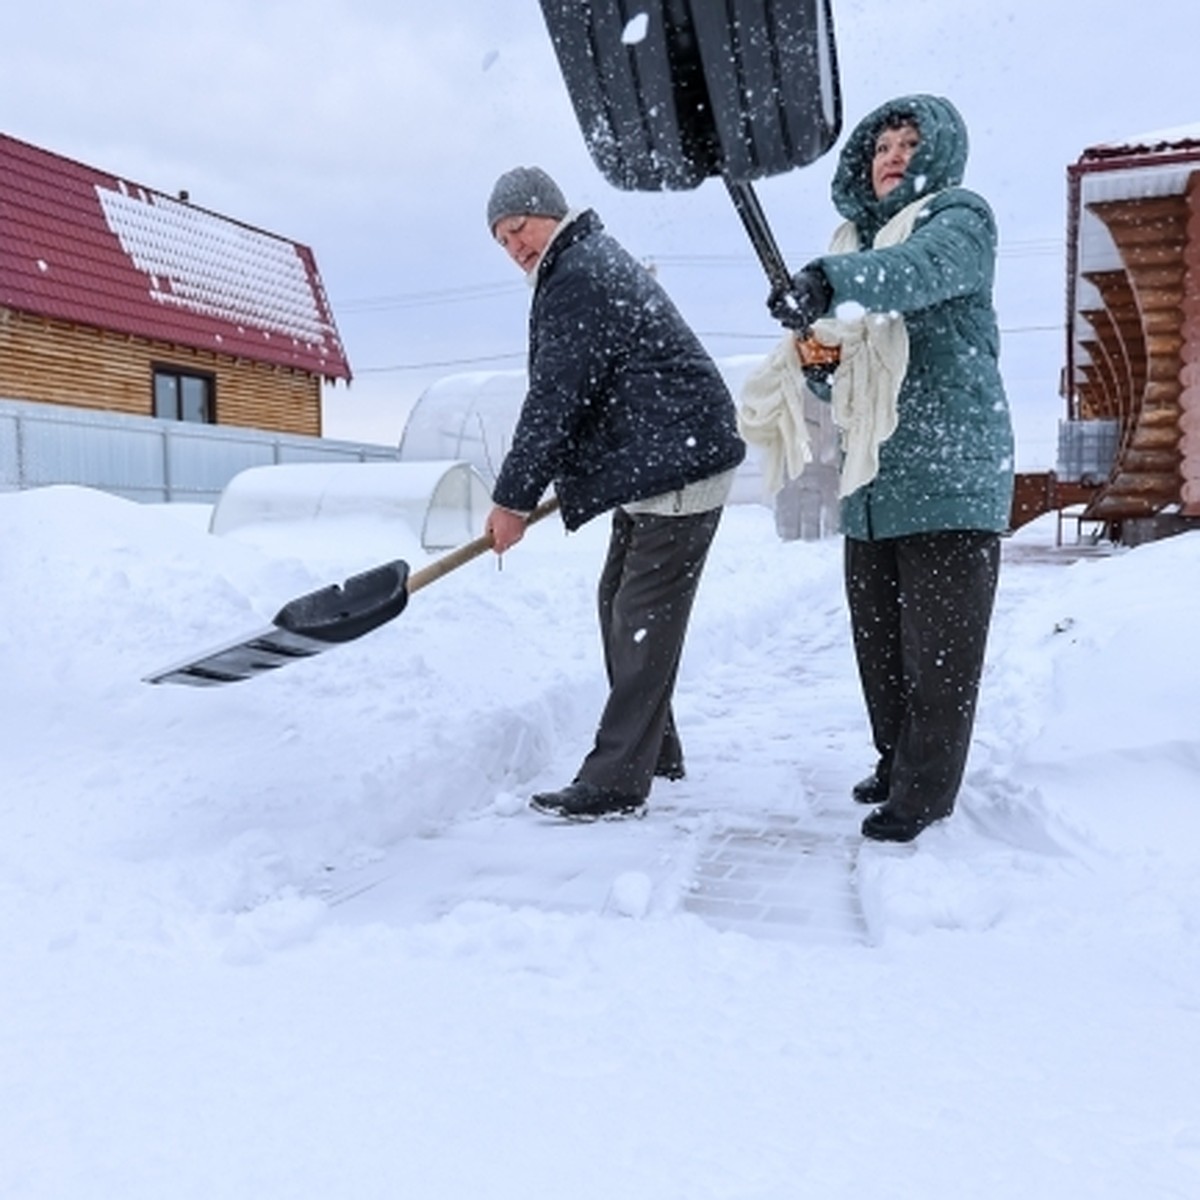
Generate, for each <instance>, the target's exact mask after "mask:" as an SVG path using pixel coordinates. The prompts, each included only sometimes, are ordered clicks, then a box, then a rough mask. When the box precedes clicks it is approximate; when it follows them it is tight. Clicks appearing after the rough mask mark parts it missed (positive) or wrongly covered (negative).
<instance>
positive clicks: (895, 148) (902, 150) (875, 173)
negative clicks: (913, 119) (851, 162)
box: [871, 124, 921, 200]
mask: <svg viewBox="0 0 1200 1200" xmlns="http://www.w3.org/2000/svg"><path fill="white" fill-rule="evenodd" d="M920 144H921V132H920V130H919V129H917V127H916V126H915V125H912V124H906V125H900V126H899V127H897V128H896V129H881V130H880V131H879V134H878V136H877V137H876V138H875V155H874V157H873V158H872V159H871V185H872V187H874V189H875V198H876V199H877V200H882V199H883V198H884V196H886V195H887V194H888V192H890V191H891V190H892V189H893V188H894V187H895V186H896V185H897V184H898V183H899V182H900V181H901V180H902V179H903V178H904V172H905V171H907V170H908V164H909V163H910V162H911V161H912V156H913V155H914V154H915V153H916V149H917V147H918V146H919V145H920Z"/></svg>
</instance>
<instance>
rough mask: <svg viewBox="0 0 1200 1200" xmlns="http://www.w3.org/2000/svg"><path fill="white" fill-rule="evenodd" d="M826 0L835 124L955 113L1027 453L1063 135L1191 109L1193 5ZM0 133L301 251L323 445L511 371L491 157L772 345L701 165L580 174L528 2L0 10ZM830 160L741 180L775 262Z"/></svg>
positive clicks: (1046, 361) (726, 218)
mask: <svg viewBox="0 0 1200 1200" xmlns="http://www.w3.org/2000/svg"><path fill="white" fill-rule="evenodd" d="M630 2H632V0H630ZM834 17H835V22H836V32H837V40H838V54H839V60H840V66H841V78H842V95H843V104H844V109H845V128H846V130H847V131H848V130H849V128H850V127H851V126H852V125H853V124H854V122H855V121H857V119H858V118H859V117H861V116H862V115H863V114H864V113H865V112H867V111H869V110H870V109H872V108H874V107H875V106H876V105H877V104H879V103H880V102H882V101H884V100H886V99H888V98H890V97H891V96H894V95H899V94H903V93H908V92H915V91H921V92H934V93H938V94H942V95H945V96H948V97H950V98H951V99H952V100H953V101H954V102H955V103H956V104H957V105H958V106H959V108H960V109H961V110H962V112H963V115H964V116H965V118H966V120H967V123H968V126H969V128H970V131H971V136H972V151H971V159H970V164H969V166H968V172H967V183H968V185H970V186H973V187H975V188H976V189H977V190H979V191H981V192H982V193H983V194H984V195H985V196H986V197H987V198H988V199H989V200H990V201H991V203H992V205H993V206H994V208H995V209H996V213H997V216H998V218H999V222H1000V229H1001V259H1000V276H999V284H998V304H999V309H1000V316H1001V324H1002V327H1003V329H1004V330H1005V346H1004V367H1005V375H1006V379H1007V382H1008V387H1009V391H1010V394H1011V395H1012V398H1013V400H1014V404H1015V406H1016V409H1017V412H1018V416H1019V425H1018V432H1019V433H1020V432H1022V431H1023V430H1024V431H1031V430H1033V426H1034V424H1038V423H1040V420H1041V414H1042V413H1043V412H1044V413H1045V430H1044V432H1045V438H1046V444H1047V445H1052V443H1053V428H1054V424H1055V422H1056V420H1057V418H1058V416H1059V415H1060V410H1061V403H1060V401H1059V400H1058V398H1057V395H1056V389H1057V378H1058V371H1059V368H1060V366H1061V363H1062V359H1063V333H1062V325H1063V314H1064V303H1065V302H1064V292H1063V287H1064V257H1063V256H1064V216H1065V207H1066V187H1065V177H1066V168H1067V165H1068V164H1069V163H1070V162H1072V161H1073V160H1074V159H1075V158H1077V157H1078V155H1079V153H1080V152H1081V151H1082V150H1083V149H1084V148H1085V147H1087V146H1089V145H1093V144H1095V143H1098V142H1105V141H1114V140H1121V139H1124V138H1126V137H1128V136H1131V135H1135V134H1140V133H1143V132H1147V131H1151V130H1157V129H1163V128H1169V127H1173V126H1177V125H1184V124H1191V123H1193V122H1196V121H1198V120H1200V95H1198V94H1197V88H1196V83H1195V63H1196V47H1197V46H1198V45H1200V6H1198V5H1197V4H1196V2H1195V0H1140V2H1138V3H1133V2H1132V0H1089V3H1087V4H1084V3H1082V2H1081V0H1070V2H1069V3H1059V4H1055V3H1051V0H991V2H989V3H986V4H985V3H983V0H975V2H974V3H964V2H963V0H891V2H890V3H888V4H886V5H883V4H879V3H876V2H873V0H834ZM0 130H2V131H3V132H5V133H8V134H10V135H12V136H14V137H18V138H22V139H24V140H26V141H29V142H33V143H35V144H36V145H39V146H43V147H45V148H46V149H49V150H53V151H55V152H56V153H60V154H64V155H67V156H69V157H72V158H76V159H79V160H81V161H83V162H85V163H87V164H89V165H91V166H94V167H97V168H100V169H102V170H105V171H111V172H112V173H114V174H116V175H120V176H122V177H124V178H127V179H129V180H131V181H133V182H137V183H141V184H143V185H146V186H148V187H152V188H156V189H158V190H161V191H166V192H176V191H178V190H180V189H187V190H188V192H189V193H190V196H191V199H192V201H193V203H196V204H198V205H201V206H203V207H205V208H209V209H212V210H214V211H216V212H219V213H222V214H224V215H227V216H230V217H234V218H237V219H239V220H242V221H246V222H248V223H250V224H252V225H256V226H259V227H260V228H263V229H266V230H269V231H270V232H272V233H278V234H281V235H284V236H286V237H289V238H293V239H295V240H296V241H300V242H303V243H305V244H307V245H310V246H311V247H312V248H313V250H314V252H315V254H316V258H317V263H318V266H319V268H320V270H321V273H322V276H323V278H324V281H325V285H326V289H327V291H328V293H329V297H330V300H331V302H332V305H333V309H334V314H335V317H336V320H337V323H338V327H339V330H340V332H341V335H342V338H343V340H344V342H345V344H346V348H347V352H348V354H349V357H350V362H351V366H352V368H353V370H354V373H355V380H354V383H353V384H352V385H351V387H350V388H349V389H347V388H346V387H345V385H338V386H337V387H336V388H334V389H331V390H327V393H326V433H327V434H328V435H330V436H334V437H355V438H358V437H363V438H369V439H371V440H378V441H384V442H395V441H396V440H397V438H398V437H399V435H400V432H401V430H402V428H403V422H404V417H405V414H406V412H407V410H408V408H409V406H410V405H411V404H412V403H413V401H414V399H415V398H416V397H417V396H418V395H419V394H420V392H421V390H422V389H423V388H424V387H426V386H428V384H429V383H430V382H432V381H433V380H434V379H436V378H438V377H439V376H441V375H445V374H449V373H451V372H454V371H461V370H491V369H500V368H503V369H510V368H517V367H520V366H521V365H522V361H523V354H524V344H525V317H526V311H527V305H528V293H527V290H526V288H525V286H524V283H523V281H522V279H521V278H520V276H519V275H518V273H517V272H516V268H515V267H513V266H512V265H511V264H510V263H509V262H508V260H507V259H506V258H505V257H504V255H503V254H502V252H501V251H500V250H499V249H498V248H497V247H496V246H495V245H493V244H492V242H491V241H490V239H489V236H488V232H487V229H486V223H485V219H484V216H483V213H484V208H485V204H486V200H487V195H488V192H489V191H490V189H491V185H492V183H493V181H494V180H495V178H496V176H497V175H498V174H499V173H500V172H502V171H504V170H506V169H508V168H509V167H511V166H513V165H515V164H517V163H530V162H536V163H539V164H540V165H542V166H544V167H546V168H547V169H548V170H549V171H550V172H551V173H552V174H553V175H555V176H556V177H557V178H558V180H559V182H560V183H561V184H562V186H563V190H564V191H565V192H566V193H567V196H568V199H569V200H570V201H571V202H572V203H574V204H576V205H578V206H594V207H595V208H596V209H597V210H598V211H599V212H600V214H601V216H602V217H603V218H604V219H605V222H606V223H607V225H608V226H609V228H610V230H611V231H612V232H613V233H615V234H616V235H617V236H618V238H620V240H622V241H623V242H624V243H625V245H626V246H627V247H628V248H629V249H630V250H631V251H633V252H634V253H635V254H637V255H638V256H639V257H642V258H645V259H649V260H653V261H654V262H655V263H656V265H657V269H658V273H659V278H660V279H661V280H662V282H663V283H664V284H665V286H666V287H667V288H668V290H669V291H670V292H671V293H672V295H673V296H674V297H675V299H676V301H677V302H678V303H679V305H680V307H681V308H682V309H683V310H684V312H685V314H686V315H687V316H688V317H689V319H691V321H692V323H693V324H694V325H695V327H696V329H697V330H698V331H699V332H700V333H701V334H702V335H703V336H704V338H705V341H706V343H707V344H708V346H709V349H710V350H711V351H712V352H713V353H714V354H716V355H719V356H726V355H733V354H749V353H758V352H762V351H765V350H766V349H767V348H769V346H770V345H771V343H772V342H773V340H774V339H775V338H776V337H777V336H778V330H777V328H776V327H775V326H774V324H773V323H772V322H771V320H770V318H769V317H768V315H767V313H766V310H765V308H764V306H763V297H764V296H765V293H766V291H767V285H766V282H765V280H764V277H763V275H762V271H761V268H760V267H759V265H758V262H757V260H756V259H755V257H754V255H753V252H752V251H751V249H750V245H749V242H748V241H747V239H746V237H745V234H744V233H743V231H742V228H741V225H740V223H739V221H738V219H737V217H736V215H735V214H734V211H733V208H732V206H731V205H730V203H729V200H728V198H727V196H726V194H725V191H724V189H723V188H722V187H721V185H720V183H719V182H718V181H716V180H709V181H707V182H706V183H704V184H703V185H701V187H700V188H699V189H697V190H696V191H695V192H689V193H666V194H654V195H647V194H642V193H621V192H618V191H616V190H614V189H613V188H611V187H610V186H609V185H608V184H607V183H606V182H605V181H604V179H603V178H602V177H601V175H600V173H599V172H598V170H597V169H596V168H595V167H594V166H593V165H592V163H591V161H590V159H589V157H588V154H587V151H586V148H585V147H584V144H583V139H582V137H581V135H580V133H579V130H578V126H577V125H576V123H575V118H574V114H573V111H572V109H571V106H570V101H569V99H568V97H567V93H566V90H565V87H564V85H563V83H562V79H561V76H560V75H559V72H558V67H557V63H556V60H555V58H554V55H553V51H552V49H551V47H550V43H549V38H548V36H547V33H546V29H545V25H544V23H543V20H542V16H541V9H540V6H539V4H538V3H537V0H449V2H446V3H441V4H434V3H424V2H420V0H290V2H289V3H286V4H285V3H282V2H280V0H254V2H253V3H250V2H249V0H241V2H238V0H206V3H204V4H202V5H201V4H196V3H194V2H192V0H189V2H187V3H185V2H183V0H153V2H151V0H39V2H38V3H36V4H10V5H6V9H5V14H4V20H3V30H2V32H0ZM835 156H836V151H835V152H834V153H831V154H829V155H827V156H826V157H825V158H824V159H822V160H821V161H820V162H818V163H816V164H814V165H813V166H810V167H807V168H804V169H802V170H795V171H792V172H790V173H789V174H787V175H783V176H778V177H775V178H773V179H770V180H766V181H764V182H763V183H761V184H760V185H759V187H758V190H759V195H760V197H761V199H762V201H763V203H764V206H765V207H766V209H767V212H768V215H769V217H770V219H771V222H772V225H773V227H774V229H775V233H776V236H777V239H778V240H779V242H780V244H781V246H782V248H783V251H784V254H785V257H786V258H787V259H788V261H789V264H790V265H791V266H792V267H793V269H796V268H798V267H800V266H802V265H803V263H804V261H805V260H806V259H807V258H808V257H810V256H812V255H813V254H816V253H818V252H820V251H821V250H822V249H823V248H824V246H825V244H826V242H827V239H828V237H829V234H830V232H831V230H832V228H833V225H834V223H835V216H834V214H833V211H832V208H831V206H830V203H829V192H828V185H829V178H830V175H831V173H832V169H833V164H834V159H835ZM0 186H2V181H0ZM1031 414H1032V416H1031ZM1032 436H1033V437H1034V438H1038V437H1040V436H1041V433H1040V431H1035V432H1033V433H1032ZM1022 465H1026V466H1029V465H1051V464H1050V463H1048V462H1047V463H1043V464H1033V463H1030V462H1029V456H1028V455H1026V456H1025V462H1024V463H1023V464H1022Z"/></svg>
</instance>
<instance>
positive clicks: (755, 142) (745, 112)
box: [541, 0, 842, 191]
mask: <svg viewBox="0 0 1200 1200" xmlns="http://www.w3.org/2000/svg"><path fill="white" fill-rule="evenodd" d="M541 4H542V13H543V15H544V17H545V19H546V25H547V27H548V29H549V32H550V39H551V41H552V43H553V45H554V49H555V53H556V54H557V56H558V61H559V66H560V67H561V68H562V73H563V77H564V79H565V80H566V84H567V91H568V93H569V95H570V97H571V102H572V104H573V106H574V108H575V115H576V117H577V118H578V120H579V125H580V128H581V130H582V131H583V137H584V141H585V142H586V143H587V147H588V150H589V152H590V154H591V156H592V159H593V160H594V161H595V163H596V165H597V167H599V169H600V171H601V173H602V174H603V175H604V177H605V178H606V179H607V180H608V181H609V183H611V184H613V185H614V186H615V187H619V188H623V189H625V190H630V191H661V190H663V189H687V188H693V187H696V186H697V185H698V184H699V183H701V182H702V181H703V180H704V179H706V178H708V177H709V176H713V175H720V176H723V177H724V178H725V179H727V180H728V181H730V182H734V183H749V182H751V181H752V180H755V179H761V178H763V177H764V176H768V175H779V174H782V173H783V172H785V171H789V170H791V169H792V168H793V167H802V166H806V165H807V164H808V163H810V162H813V161H814V160H815V159H817V158H819V157H820V156H821V155H822V154H824V153H825V152H826V151H827V150H828V149H829V148H830V147H831V146H832V145H833V144H834V142H835V141H836V140H837V137H838V133H839V132H840V130H841V120H842V113H841V93H840V89H839V84H838V73H837V59H836V49H835V44H834V36H833V13H832V9H831V7H830V5H831V0H541Z"/></svg>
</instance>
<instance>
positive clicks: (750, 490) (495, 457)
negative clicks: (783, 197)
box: [400, 354, 771, 506]
mask: <svg viewBox="0 0 1200 1200" xmlns="http://www.w3.org/2000/svg"><path fill="white" fill-rule="evenodd" d="M762 361H763V356H762V355H759V354H743V355H737V356H734V357H730V358H721V359H717V368H718V369H719V370H720V372H721V374H722V376H723V377H724V379H725V382H726V384H727V385H728V387H729V390H730V391H731V392H732V393H733V396H734V399H735V400H736V398H737V396H738V393H739V392H740V391H741V388H742V385H743V384H744V383H745V380H746V378H747V376H748V375H749V374H750V372H751V371H752V370H754V368H755V367H757V366H758V365H759V364H760V363H761V362H762ZM525 380H526V374H525V372H524V371H519V370H518V371H467V372H462V373H460V374H456V375H446V376H444V377H443V378H441V379H439V380H437V381H436V382H435V383H432V384H430V386H429V387H427V388H426V389H425V390H424V391H423V392H422V393H421V395H420V396H419V397H418V398H417V401H416V403H415V404H414V405H413V407H412V410H411V412H410V413H409V416H408V421H407V422H406V423H405V426H404V432H403V434H402V435H401V437H400V458H401V460H402V461H404V462H420V461H423V460H425V459H431V458H441V459H458V460H461V461H462V462H466V463H470V465H471V466H472V467H474V468H475V470H476V471H478V472H479V474H480V476H481V477H482V478H483V479H484V481H485V482H486V484H487V486H488V489H489V491H490V489H491V486H492V485H493V484H494V483H495V481H496V474H497V472H498V471H499V469H500V464H501V463H502V462H503V461H504V456H505V454H506V453H507V452H508V447H509V446H510V445H511V444H512V434H513V429H514V428H515V427H516V423H517V418H518V416H519V415H520V412H521V403H522V401H523V400H524V399H525V386H526V384H525ZM730 503H732V504H755V503H757V504H766V505H768V506H769V505H770V504H771V498H770V496H768V495H767V494H766V493H765V490H764V484H763V470H762V462H761V458H760V456H759V453H758V451H756V450H754V449H751V450H750V451H749V453H748V454H747V455H746V461H745V462H744V463H743V464H742V465H741V466H740V467H739V468H738V473H737V478H736V479H735V481H734V489H733V494H732V495H731V496H730Z"/></svg>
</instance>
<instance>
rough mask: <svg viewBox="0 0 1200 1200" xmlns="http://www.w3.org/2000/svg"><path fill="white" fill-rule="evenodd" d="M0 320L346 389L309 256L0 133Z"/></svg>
mask: <svg viewBox="0 0 1200 1200" xmlns="http://www.w3.org/2000/svg"><path fill="white" fill-rule="evenodd" d="M0 217H2V219H0V307H7V308H11V309H15V310H18V311H22V312H28V313H32V314H34V315H36V316H41V317H47V318H55V319H59V320H64V321H71V322H75V323H77V324H81V325H90V326H93V327H95V328H99V329H105V330H110V331H113V332H117V333H124V334H129V335H133V336H136V337H144V338H147V339H150V340H154V341H167V342H172V343H175V344H177V345H184V346H189V347H193V348H196V349H201V350H209V351H213V352H216V353H223V354H229V355H235V356H238V357H242V358H246V359H249V360H251V361H253V362H264V363H270V364H272V365H275V366H285V367H293V368H295V369H297V370H302V371H308V372H311V373H313V374H319V375H322V376H324V377H325V378H331V379H349V378H350V368H349V364H348V363H347V361H346V356H345V351H344V350H343V347H342V343H341V339H340V338H339V336H338V332H337V329H336V326H335V325H334V321H333V314H332V313H331V311H330V309H329V305H328V302H327V300H326V298H325V292H324V287H323V285H322V283H321V279H320V276H319V274H318V273H317V268H316V263H315V261H314V259H313V255H312V251H311V250H309V249H308V247H306V246H303V245H300V244H299V243H296V242H292V241H289V240H288V239H286V238H281V237H278V236H276V235H274V234H270V233H266V232H264V231H262V230H258V229H253V228H251V227H250V226H248V225H244V224H241V223H240V222H237V221H234V220H231V219H229V218H227V217H223V216H220V215H219V214H217V213H212V212H208V211H206V210H204V209H201V208H197V207H195V206H193V205H191V204H188V203H186V202H185V201H183V200H180V199H176V198H174V197H171V196H167V195H164V194H163V193H161V192H155V191H154V190H153V189H150V188H146V187H143V186H141V185H139V184H133V183H130V182H128V181H126V180H123V179H118V178H116V177H114V176H111V175H107V174H105V173H104V172H101V171H98V170H95V169H94V168H91V167H87V166H84V165H83V164H81V163H76V162H73V161H72V160H70V159H66V158H62V157H60V156H59V155H56V154H52V153H50V152H49V151H46V150H41V149H39V148H37V147H35V146H30V145H27V144H26V143H24V142H19V141H17V140H16V139H14V138H10V137H6V136H5V135H3V134H0Z"/></svg>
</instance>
